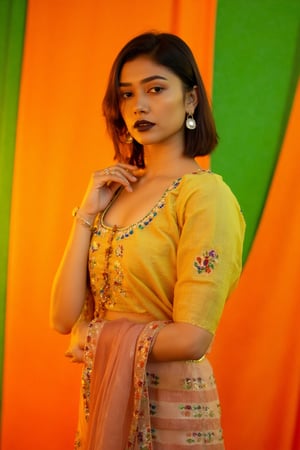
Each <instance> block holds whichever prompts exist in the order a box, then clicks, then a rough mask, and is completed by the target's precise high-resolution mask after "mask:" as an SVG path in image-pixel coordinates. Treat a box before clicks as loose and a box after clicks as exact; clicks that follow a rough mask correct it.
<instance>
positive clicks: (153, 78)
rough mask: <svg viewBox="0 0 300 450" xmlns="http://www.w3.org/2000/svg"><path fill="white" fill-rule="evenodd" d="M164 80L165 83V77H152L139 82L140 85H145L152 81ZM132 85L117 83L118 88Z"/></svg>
mask: <svg viewBox="0 0 300 450" xmlns="http://www.w3.org/2000/svg"><path fill="white" fill-rule="evenodd" d="M157 79H158V80H165V81H168V79H167V78H166V77H163V76H161V75H152V76H151V77H147V78H143V79H142V80H141V83H142V84H145V83H149V81H153V80H157ZM131 85H132V83H121V82H120V83H119V86H120V87H122V86H131Z"/></svg>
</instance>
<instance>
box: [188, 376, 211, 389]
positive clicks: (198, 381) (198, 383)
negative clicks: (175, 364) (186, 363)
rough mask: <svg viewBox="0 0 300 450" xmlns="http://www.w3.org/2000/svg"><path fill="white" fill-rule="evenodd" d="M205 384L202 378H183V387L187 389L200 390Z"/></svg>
mask: <svg viewBox="0 0 300 450" xmlns="http://www.w3.org/2000/svg"><path fill="white" fill-rule="evenodd" d="M206 386H207V384H206V383H205V382H204V381H203V380H202V378H200V377H199V378H184V380H183V388H184V389H186V390H187V391H200V389H204V388H206Z"/></svg>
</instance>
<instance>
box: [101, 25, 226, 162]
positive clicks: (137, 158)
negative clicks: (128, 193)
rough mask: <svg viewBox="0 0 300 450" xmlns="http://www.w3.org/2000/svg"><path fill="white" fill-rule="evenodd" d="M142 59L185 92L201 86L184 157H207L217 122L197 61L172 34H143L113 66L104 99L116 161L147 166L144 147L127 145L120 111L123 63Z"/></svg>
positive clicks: (135, 144) (215, 137)
mask: <svg viewBox="0 0 300 450" xmlns="http://www.w3.org/2000/svg"><path fill="white" fill-rule="evenodd" d="M139 56H148V57H149V58H151V59H152V60H153V61H154V62H155V63H157V64H160V65H162V66H165V67H167V68H168V69H169V70H171V71H172V72H173V73H174V74H175V75H177V76H178V77H179V78H180V79H181V81H182V83H183V86H184V88H185V89H186V91H187V92H188V91H189V90H191V89H192V88H193V87H194V86H197V87H198V97H199V101H198V105H197V107H196V109H195V111H194V118H195V120H196V123H197V126H196V129H195V130H188V129H187V128H186V129H185V148H184V155H187V156H190V157H191V158H193V157H196V156H204V155H208V154H209V153H211V152H212V151H213V149H214V148H215V147H216V145H217V143H218V135H217V132H216V127H215V122H214V118H213V115H212V111H211V108H210V104H209V101H208V98H207V94H206V91H205V88H204V84H203V81H202V78H201V75H200V73H199V69H198V67H197V63H196V61H195V58H194V56H193V54H192V52H191V50H190V48H189V47H188V46H187V44H186V43H185V42H184V41H183V40H182V39H180V38H179V37H178V36H175V35H173V34H169V33H154V32H149V33H144V34H141V35H139V36H136V37H135V38H133V39H132V40H130V41H129V42H128V43H127V44H126V45H125V46H124V47H123V49H122V50H121V51H120V53H119V54H118V56H117V57H116V59H115V62H114V64H113V66H112V69H111V72H110V76H109V80H108V85H107V89H106V93H105V96H104V99H103V104H102V108H103V114H104V117H105V119H106V126H107V130H108V133H109V135H110V136H111V138H112V141H113V145H114V149H115V159H116V160H118V161H120V162H129V163H130V164H135V165H137V166H138V167H145V163H144V148H143V145H141V144H140V143H138V142H137V141H136V140H135V139H134V140H133V142H132V143H126V134H127V133H128V132H127V128H126V125H125V122H124V120H123V117H122V114H121V112H120V88H119V82H120V74H121V70H122V68H123V66H124V64H125V63H126V62H127V61H132V60H134V59H135V58H137V57H139Z"/></svg>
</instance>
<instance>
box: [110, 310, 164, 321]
mask: <svg viewBox="0 0 300 450" xmlns="http://www.w3.org/2000/svg"><path fill="white" fill-rule="evenodd" d="M102 319H104V320H119V319H128V320H131V321H132V322H137V323H147V322H152V321H153V320H157V318H155V317H153V316H152V315H151V314H148V313H143V314H139V313H131V312H118V311H108V310H106V311H105V312H104V313H103V315H102Z"/></svg>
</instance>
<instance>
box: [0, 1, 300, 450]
mask: <svg viewBox="0 0 300 450" xmlns="http://www.w3.org/2000/svg"><path fill="white" fill-rule="evenodd" d="M264 2H265V3H266V5H269V4H270V1H269V0H263V1H258V0H255V2H251V5H252V6H253V4H256V3H257V11H256V14H261V10H262V8H263V5H264ZM4 3H6V4H7V5H9V4H10V7H12V6H11V5H13V4H14V5H18V8H19V9H18V14H17V15H15V16H14V17H18V21H17V22H15V23H17V25H15V26H14V27H12V28H10V30H11V31H12V34H11V35H10V37H9V38H8V39H9V41H7V42H10V44H8V47H9V48H12V44H13V48H16V47H14V46H15V45H16V43H17V41H18V50H17V51H16V53H15V55H16V59H14V60H13V63H12V65H11V66H10V67H11V69H10V72H9V73H10V74H12V73H14V74H15V77H14V80H15V81H16V83H15V84H14V86H13V87H12V88H11V91H10V92H12V93H13V97H12V100H9V101H8V102H7V103H6V105H9V108H8V109H7V108H6V109H5V108H4V107H3V108H2V104H1V108H2V109H1V111H0V127H1V128H0V131H1V133H2V134H1V140H0V143H1V148H0V174H1V175H0V177H1V179H0V187H1V189H0V195H1V221H0V231H1V233H0V242H1V255H0V257H1V258H2V259H1V262H0V269H1V270H0V295H1V298H0V306H1V314H2V317H0V320H2V324H4V319H5V341H4V340H3V338H2V336H1V324H0V338H1V345H2V346H3V345H4V342H5V358H4V371H3V377H4V383H3V389H2V393H3V407H2V436H1V444H0V447H1V449H2V450H20V449H22V450H33V449H42V450H65V449H68V448H72V445H73V440H74V435H75V430H76V423H77V411H78V398H79V385H80V372H81V368H80V367H79V366H76V365H71V364H70V363H69V361H68V360H66V359H65V358H64V351H65V349H66V348H67V345H68V337H67V336H66V337H62V336H59V335H57V334H56V333H55V332H54V331H52V330H50V329H49V324H48V310H49V296H50V289H51V283H52V280H53V276H54V273H55V270H56V268H57V265H58V262H59V260H60V257H61V254H62V251H63V248H64V245H65V242H66V239H67V236H68V232H69V229H70V225H71V220H72V217H71V211H72V209H73V207H74V206H76V205H77V204H79V203H80V200H81V196H82V194H83V191H84V189H85V187H86V185H87V183H88V180H89V176H90V173H91V172H92V171H94V170H97V169H99V168H102V167H105V166H106V165H107V164H110V163H111V162H112V145H111V143H110V141H109V139H108V137H107V134H106V131H105V128H104V121H103V119H102V117H101V99H102V97H103V93H104V89H105V86H106V81H107V77H108V72H109V69H110V66H111V64H112V61H113V59H114V57H115V54H116V52H117V51H118V50H119V49H120V47H121V46H122V45H123V44H124V43H125V42H126V41H127V40H128V39H130V38H131V37H133V36H134V35H136V34H138V33H140V32H143V31H147V30H149V29H156V30H161V31H167V32H168V31H169V32H174V33H177V34H178V35H179V36H181V37H182V38H183V39H185V40H186V41H187V43H188V44H189V45H190V46H191V48H192V50H193V51H194V53H195V55H196V58H197V60H198V63H199V66H200V70H201V72H202V74H203V78H204V81H205V84H206V86H207V88H208V91H209V96H210V97H211V98H213V99H214V102H217V103H218V104H221V102H222V101H223V103H222V107H221V108H219V109H218V107H217V115H218V118H219V117H220V116H219V114H220V113H222V115H223V113H224V109H223V110H222V108H225V113H226V111H227V110H226V104H227V101H228V97H226V96H225V97H223V98H221V92H222V91H223V92H224V79H223V80H221V78H222V77H221V72H222V65H217V64H214V56H215V48H217V49H218V52H219V53H220V51H221V52H222V51H224V52H225V51H227V52H228V47H225V45H228V42H227V41H226V42H225V41H224V46H223V47H222V45H221V42H220V40H222V39H221V37H218V33H217V34H216V33H215V32H216V30H215V28H216V26H217V27H218V25H219V26H221V24H222V20H225V19H224V16H223V12H222V11H225V8H228V9H227V13H228V14H231V13H232V14H233V13H234V11H235V12H236V11H240V9H242V8H246V6H245V5H244V6H243V5H241V2H239V1H238V0H234V1H232V2H226V1H225V0H219V2H218V4H217V1H216V0H201V1H199V0H188V1H186V0H165V1H164V2H162V1H161V0H152V2H151V4H150V3H149V2H147V3H141V2H137V1H135V0H132V2H124V1H121V0H115V1H111V2H105V1H99V0H87V1H86V2H80V1H77V0H76V1H74V0H65V1H63V2H62V1H59V0H44V1H38V0H28V2H27V3H28V4H27V14H26V17H25V10H26V2H25V0H24V1H23V2H21V1H16V0H15V1H6V2H4V1H3V2H2V3H1V7H2V6H3V5H4ZM21 4H22V5H23V6H22V8H21V6H20V5H21ZM129 4H130V6H129ZM296 4H298V2H296V1H294V0H287V1H286V8H287V10H289V11H294V12H297V11H298V12H299V7H298V9H297V8H296V6H295V5H296ZM226 5H227V6H226ZM1 7H0V11H2V10H1ZM15 8H16V6H15ZM230 8H231V9H230ZM238 8H240V9H238ZM7 11H8V10H7ZM10 11H11V12H12V11H16V9H14V8H13V9H10ZM218 11H219V13H218ZM265 11H268V14H272V12H270V9H265ZM252 12H253V14H254V13H255V8H253V11H252ZM277 13H278V11H277ZM268 14H267V13H266V14H265V16H266V17H267V16H268ZM274 14H275V13H274ZM0 16H1V15H0ZM293 16H294V17H295V14H294V13H293ZM3 17H4V16H1V20H2V18H3ZM6 17H7V20H6V22H5V20H4V19H3V20H2V22H3V23H6V24H7V21H9V20H10V19H9V17H12V16H6ZM2 22H1V21H0V28H1V31H0V32H2V34H3V33H4V31H3V30H4V29H3V28H2V26H1V24H2ZM24 23H26V34H25V40H24V52H23V60H22V57H21V55H22V45H23V41H22V34H23V29H24ZM293 23H294V22H293ZM223 25H224V23H223ZM225 28H226V27H225ZM225 28H224V29H225ZM8 29H9V27H8V26H7V27H6V30H8ZM282 35H283V34H282ZM7 36H9V34H7ZM220 36H221V35H220ZM249 36H250V37H251V35H249ZM249 36H246V35H244V36H243V39H247V38H248V37H249ZM216 37H217V39H218V42H216V47H215V38H216ZM240 38H241V36H239V35H237V36H236V37H235V39H236V41H238V40H239V39H240ZM3 42H4V41H3ZM232 45H235V44H234V43H232ZM249 46H250V44H249ZM8 47H7V48H8ZM249 48H250V47H249ZM259 51H261V52H264V47H263V44H262V47H261V49H260V50H259ZM1 52H2V50H1ZM1 52H0V53H1ZM227 54H228V53H227ZM229 54H230V50H229ZM1 57H2V53H1V54H0V58H1ZM21 60H22V73H21V84H20V95H19V91H18V85H19V81H18V74H19V73H20V68H21V65H20V64H21ZM1 61H2V60H1V59H0V62H1ZM15 61H17V62H18V63H16V62H15ZM214 69H215V73H214ZM216 70H217V72H216ZM241 70H242V68H241ZM220 71H221V72H220ZM295 73H296V72H295ZM295 73H294V75H295ZM3 74H4V71H3V70H2V67H1V68H0V77H1V80H2V81H3V83H4V84H3V86H4V88H6V87H7V89H8V87H9V83H11V82H12V80H13V78H11V76H9V77H6V79H5V77H3ZM251 76H252V78H253V79H254V78H255V71H252V75H251ZM291 77H292V75H291ZM221 81H222V82H221ZM249 81H251V79H250V80H249ZM271 82H272V80H270V85H271ZM222 83H223V84H222ZM295 84H296V83H295V82H294V84H293V83H291V86H294V85H295ZM2 89H3V88H2V87H0V93H1V94H2V93H3V90H2ZM230 92H232V95H233V94H234V95H236V96H239V95H240V96H241V97H243V92H239V91H236V92H234V91H233V90H232V91H230ZM213 94H214V95H213ZM262 94H263V93H259V95H262ZM18 96H19V104H18V103H17V98H18ZM274 96H276V92H275V93H274ZM290 97H291V102H290V104H289V103H288V102H286V108H285V114H286V116H285V117H284V118H283V120H282V122H281V123H283V124H284V129H283V130H282V132H281V133H278V134H277V136H278V148H277V151H278V155H277V154H276V158H277V156H278V161H277V159H276V158H273V159H272V162H271V163H272V164H273V166H272V167H271V169H270V167H269V168H268V173H271V174H272V177H270V179H269V181H268V183H265V181H266V180H265V179H264V184H267V188H268V191H267V197H266V203H265V204H264V209H263V213H262V216H261V221H260V225H259V227H258V229H257V230H255V231H256V235H255V239H254V241H253V243H252V247H251V252H250V253H249V255H248V259H247V262H246V264H245V268H244V272H243V275H242V279H241V282H240V285H239V287H238V289H237V291H236V292H235V293H234V295H233V296H232V298H231V299H230V300H229V302H228V304H227V306H226V309H225V314H224V317H223V319H222V321H221V326H220V329H219V330H218V332H217V336H216V339H215V343H214V347H213V351H212V353H211V358H210V359H211V360H212V363H213V366H214V369H215V374H216V378H217V382H218V386H219V393H220V397H221V402H222V409H223V425H224V434H225V444H226V449H227V450H254V449H255V450H299V448H300V436H299V427H297V424H299V420H300V417H299V379H300V367H299V365H300V356H299V355H300V339H299V333H298V317H299V315H300V310H299V301H298V298H299V291H300V285H299V277H298V276H297V270H298V267H299V262H298V255H299V252H300V241H299V233H298V230H299V224H300V209H299V202H298V201H297V198H298V193H299V194H300V192H298V191H299V190H300V188H299V181H298V178H299V176H298V171H299V166H300V165H299V164H300V161H299V158H300V156H299V155H300V152H299V123H300V92H299V86H298V88H297V90H296V92H294V91H293V90H292V89H291V88H290ZM3 98H4V97H3ZM229 100H230V96H229ZM250 100H251V99H249V97H247V98H245V108H247V111H248V110H249V111H251V101H250ZM214 106H215V105H214ZM17 111H18V114H17ZM234 114H236V115H234ZM239 114H242V111H238V110H237V111H233V110H231V112H230V118H231V120H230V121H228V122H226V121H225V122H224V124H226V130H224V133H222V135H221V142H222V136H223V139H224V140H225V143H226V141H227V143H228V141H229V140H230V136H232V135H234V133H235V131H236V127H237V126H238V124H241V121H239V120H238V119H239ZM249 117H250V119H249V120H252V121H253V124H254V128H255V125H256V124H257V122H256V121H257V115H256V112H255V111H253V112H252V116H251V114H250V116H249ZM16 118H17V124H16V122H15V120H16ZM219 120H220V119H218V121H219ZM5 121H6V122H5ZM250 123H252V122H251V121H250ZM3 124H4V125H5V127H4V125H3ZM285 124H287V127H286V128H285ZM217 125H218V122H217ZM227 125H228V128H227ZM3 127H4V128H3ZM222 127H223V125H222V126H221V129H222ZM230 127H231V128H230ZM4 129H5V130H10V136H11V138H10V141H9V142H8V141H7V140H6V139H4V140H3V136H4V134H3V130H4ZM15 130H17V137H16V143H15ZM246 131H247V132H249V129H247V130H246ZM5 133H6V131H5ZM5 136H7V134H6V135H5ZM283 137H284V138H283ZM227 145H228V144H227ZM229 145H230V144H229ZM248 145H249V146H248V147H247V142H245V148H244V147H243V149H241V148H240V147H238V148H234V145H232V148H233V151H232V152H229V153H228V154H227V153H226V151H224V152H225V153H224V154H223V155H222V157H220V159H219V160H218V159H217V158H216V159H215V160H213V169H214V170H215V171H217V172H222V165H224V168H225V169H226V170H227V168H228V166H230V167H231V170H232V173H233V174H234V173H237V174H238V173H239V171H240V167H243V170H245V171H246V170H247V165H249V167H252V163H253V160H254V159H255V158H256V160H257V161H260V159H259V158H260V157H261V155H260V154H259V155H257V154H255V148H253V146H252V141H251V140H250V141H249V144H248ZM220 148H222V147H220ZM224 148H225V147H224ZM243 152H244V153H243ZM243 154H244V155H247V158H248V159H249V160H251V164H243V166H241V165H240V164H239V161H240V160H241V155H243ZM3 155H4V156H3ZM236 155H239V156H238V157H236ZM252 155H253V159H251V157H252ZM222 158H223V161H224V159H226V162H224V163H223V162H222ZM203 164H204V165H207V164H209V161H208V160H207V159H206V160H205V161H204V162H203ZM257 170H258V171H259V166H258V167H257ZM226 173H227V174H228V176H227V177H226V180H225V181H227V182H228V183H229V184H231V183H230V181H231V180H230V174H229V172H226ZM258 173H260V176H261V177H262V178H263V177H265V176H266V172H264V171H262V172H258ZM247 177H248V178H247V179H251V173H249V172H247ZM256 177H258V178H259V176H258V175H257V173H256ZM244 178H246V175H245V177H244ZM270 180H272V183H271V184H270ZM242 183H243V175H241V176H239V177H234V186H233V190H234V191H236V190H239V188H240V186H241V184H242ZM254 183H255V181H254ZM11 188H12V202H10V200H11V198H10V193H11ZM248 190H249V191H248V192H246V191H244V192H243V196H244V198H245V199H247V202H248V200H249V204H250V203H251V207H252V205H253V204H255V202H256V201H257V195H258V194H257V191H256V190H255V189H253V190H252V189H251V187H249V188H248ZM236 193H237V194H238V192H236ZM250 200H251V201H250ZM247 202H246V204H245V207H246V210H245V215H246V216H247V214H248V204H247ZM258 203H259V204H261V203H262V204H263V203H264V200H263V201H261V199H259V202H258ZM242 206H243V204H242ZM9 217H10V222H9ZM9 223H10V226H9ZM8 245H9V247H8ZM249 248H250V245H249ZM7 254H9V260H8V264H7ZM4 315H5V317H4ZM2 328H3V326H2ZM0 363H1V361H0ZM297 430H298V431H297ZM297 433H298V435H297Z"/></svg>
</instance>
